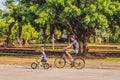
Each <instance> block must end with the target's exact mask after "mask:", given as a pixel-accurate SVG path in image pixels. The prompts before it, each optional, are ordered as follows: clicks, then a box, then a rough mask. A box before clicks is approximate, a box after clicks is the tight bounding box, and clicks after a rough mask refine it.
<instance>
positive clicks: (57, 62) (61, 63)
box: [54, 57, 66, 68]
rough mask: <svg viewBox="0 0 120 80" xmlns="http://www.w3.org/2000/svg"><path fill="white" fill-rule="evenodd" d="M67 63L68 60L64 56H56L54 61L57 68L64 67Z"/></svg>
mask: <svg viewBox="0 0 120 80" xmlns="http://www.w3.org/2000/svg"><path fill="white" fill-rule="evenodd" d="M65 64H66V60H65V59H64V58H61V57H59V58H56V59H55V61H54V65H55V66H56V67H57V68H63V67H64V66H65Z"/></svg>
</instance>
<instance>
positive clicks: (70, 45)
mask: <svg viewBox="0 0 120 80" xmlns="http://www.w3.org/2000/svg"><path fill="white" fill-rule="evenodd" d="M72 46H73V43H71V44H69V45H68V46H67V47H65V48H64V49H69V48H70V47H72Z"/></svg>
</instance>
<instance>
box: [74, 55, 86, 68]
mask: <svg viewBox="0 0 120 80" xmlns="http://www.w3.org/2000/svg"><path fill="white" fill-rule="evenodd" d="M74 67H75V68H76V69H82V68H84V67H85V60H84V59H83V58H82V57H79V58H75V59H74Z"/></svg>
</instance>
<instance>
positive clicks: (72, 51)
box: [68, 49, 78, 54]
mask: <svg viewBox="0 0 120 80" xmlns="http://www.w3.org/2000/svg"><path fill="white" fill-rule="evenodd" d="M68 52H69V53H70V54H78V50H74V49H70V50H69V51H68Z"/></svg>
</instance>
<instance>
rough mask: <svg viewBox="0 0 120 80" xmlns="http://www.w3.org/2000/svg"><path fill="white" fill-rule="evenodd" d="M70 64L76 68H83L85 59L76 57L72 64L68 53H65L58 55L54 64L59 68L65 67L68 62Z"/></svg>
mask: <svg viewBox="0 0 120 80" xmlns="http://www.w3.org/2000/svg"><path fill="white" fill-rule="evenodd" d="M67 63H68V64H70V65H71V67H75V68H76V69H82V68H84V67H85V60H84V59H83V58H82V57H75V58H74V60H73V62H72V64H71V63H70V61H69V60H68V59H67V57H66V54H65V53H63V54H62V56H61V57H58V58H56V59H55V61H54V65H55V66H56V67H57V68H63V67H65V65H66V64H67Z"/></svg>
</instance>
